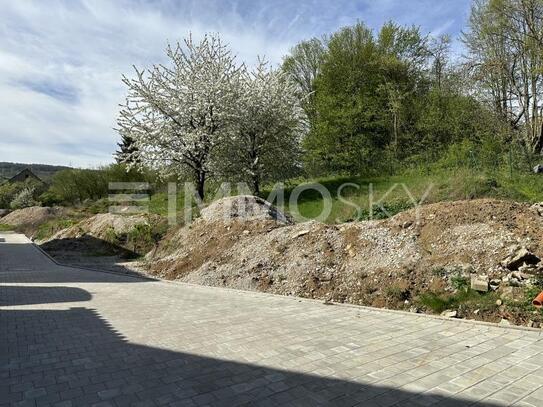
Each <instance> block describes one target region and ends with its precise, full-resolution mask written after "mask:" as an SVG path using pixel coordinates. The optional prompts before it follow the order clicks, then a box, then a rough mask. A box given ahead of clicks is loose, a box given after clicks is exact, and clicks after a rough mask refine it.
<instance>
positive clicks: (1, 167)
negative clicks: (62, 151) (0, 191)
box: [0, 162, 70, 181]
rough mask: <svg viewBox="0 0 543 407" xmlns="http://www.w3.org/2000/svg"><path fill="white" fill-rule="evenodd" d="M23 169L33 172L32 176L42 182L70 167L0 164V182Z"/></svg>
mask: <svg viewBox="0 0 543 407" xmlns="http://www.w3.org/2000/svg"><path fill="white" fill-rule="evenodd" d="M25 168H30V169H31V170H32V172H34V174H36V175H37V176H38V177H40V178H41V179H42V180H47V179H49V178H51V177H52V176H53V174H55V173H56V172H57V171H60V170H65V169H69V168H70V167H65V166H62V165H48V164H25V163H9V162H0V181H2V180H5V179H9V178H11V177H13V176H14V175H15V174H17V173H18V172H20V171H22V170H24V169H25Z"/></svg>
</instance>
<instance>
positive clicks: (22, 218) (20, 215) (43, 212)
mask: <svg viewBox="0 0 543 407" xmlns="http://www.w3.org/2000/svg"><path fill="white" fill-rule="evenodd" d="M67 212H68V211H67V210H66V209H65V208H60V207H54V208H50V207H46V206H44V207H42V206H32V207H29V208H24V209H17V210H14V211H12V212H10V213H8V214H7V215H5V216H3V217H2V223H3V224H6V225H10V226H13V227H14V228H15V229H17V230H18V231H20V232H23V233H25V234H27V235H28V236H30V237H32V236H33V235H34V233H35V232H36V229H37V228H38V227H39V225H41V224H43V223H45V222H47V221H48V220H50V219H53V218H56V217H60V216H63V215H64V214H65V213H67Z"/></svg>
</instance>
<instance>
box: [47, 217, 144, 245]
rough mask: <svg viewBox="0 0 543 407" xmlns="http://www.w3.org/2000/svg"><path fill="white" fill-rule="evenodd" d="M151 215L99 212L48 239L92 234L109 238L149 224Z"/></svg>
mask: <svg viewBox="0 0 543 407" xmlns="http://www.w3.org/2000/svg"><path fill="white" fill-rule="evenodd" d="M150 221H151V220H150V217H149V216H147V215H134V216H126V215H116V214H111V213H99V214H98V215H94V216H92V217H90V218H88V219H84V220H82V221H81V222H79V223H78V224H76V225H74V226H71V227H69V228H67V229H64V230H61V231H60V232H58V233H56V234H55V235H53V236H52V237H51V238H50V239H48V240H58V239H68V238H78V237H81V236H83V235H90V236H93V237H95V238H97V239H102V240H108V239H110V238H111V237H112V236H113V235H115V236H119V235H125V234H127V233H129V232H130V231H131V230H133V229H134V228H135V227H136V226H138V225H149V224H150Z"/></svg>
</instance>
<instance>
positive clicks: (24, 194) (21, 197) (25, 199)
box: [10, 186, 39, 209]
mask: <svg viewBox="0 0 543 407" xmlns="http://www.w3.org/2000/svg"><path fill="white" fill-rule="evenodd" d="M35 191H36V189H35V188H34V187H30V186H28V187H25V188H24V189H22V190H21V191H19V192H18V193H17V195H15V197H14V198H13V201H11V204H10V206H11V209H22V208H28V207H30V206H36V205H39V203H38V202H37V201H36V200H35V199H34V193H35Z"/></svg>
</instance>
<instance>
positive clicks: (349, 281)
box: [148, 200, 543, 309]
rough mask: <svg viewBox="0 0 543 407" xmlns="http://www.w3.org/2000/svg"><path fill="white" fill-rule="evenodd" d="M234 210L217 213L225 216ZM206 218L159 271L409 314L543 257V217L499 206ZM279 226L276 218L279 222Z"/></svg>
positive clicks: (162, 253) (162, 252)
mask: <svg viewBox="0 0 543 407" xmlns="http://www.w3.org/2000/svg"><path fill="white" fill-rule="evenodd" d="M223 205H224V206H226V205H225V204H220V205H216V207H217V208H221V207H222V206H223ZM212 213H214V214H217V213H221V215H220V216H218V217H215V216H210V215H206V216H203V217H202V218H201V219H199V220H197V221H196V222H194V223H193V224H191V225H190V226H187V227H183V228H181V229H179V230H178V231H177V232H176V233H174V234H172V235H170V236H169V237H168V238H167V239H165V240H164V241H163V242H162V243H161V244H160V246H159V247H158V249H157V250H156V251H155V252H153V253H151V254H149V255H148V260H151V261H150V262H149V264H150V266H149V267H150V271H151V272H152V273H153V274H155V275H158V276H160V277H164V278H169V279H179V280H181V281H186V282H191V283H197V284H207V285H217V286H227V287H233V288H241V289H251V290H261V291H267V292H273V293H279V294H288V295H297V296H303V297H310V298H321V299H329V300H334V301H339V302H350V303H354V304H364V305H373V306H387V307H392V308H402V309H406V308H407V309H409V307H411V306H412V302H413V299H414V298H416V297H417V296H418V295H419V294H421V293H425V292H428V291H431V292H443V293H446V292H452V291H453V290H454V289H453V280H454V279H455V278H456V279H458V278H462V279H465V280H466V281H469V278H470V275H472V274H474V275H477V274H482V273H484V274H487V275H490V276H491V277H496V276H502V277H503V278H504V281H505V279H506V278H507V277H506V273H508V272H509V270H505V269H504V268H503V267H502V266H501V265H500V262H501V261H502V260H503V259H504V258H506V257H507V256H510V255H511V253H512V252H514V251H515V250H518V248H519V247H523V248H526V249H527V250H529V251H530V252H531V253H533V254H534V255H536V256H538V257H539V258H543V241H542V237H543V217H542V216H541V215H540V214H539V213H538V211H536V210H533V209H531V208H530V205H527V204H519V203H513V202H505V201H497V200H474V201H459V202H443V203H437V204H432V205H427V206H423V207H421V208H419V209H418V210H415V209H413V210H410V211H406V212H403V213H400V214H398V215H396V216H395V217H393V218H390V219H387V220H380V221H368V222H353V223H347V224H343V225H325V224H321V223H318V222H308V223H302V224H278V223H277V222H276V221H275V220H270V218H269V217H266V218H265V219H266V220H259V219H260V218H258V217H257V219H254V218H249V220H247V219H246V218H241V217H237V216H233V217H231V218H230V221H229V222H224V221H218V220H217V219H223V218H222V212H221V211H220V210H214V211H213V212H212ZM272 219H274V218H273V217H272Z"/></svg>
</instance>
